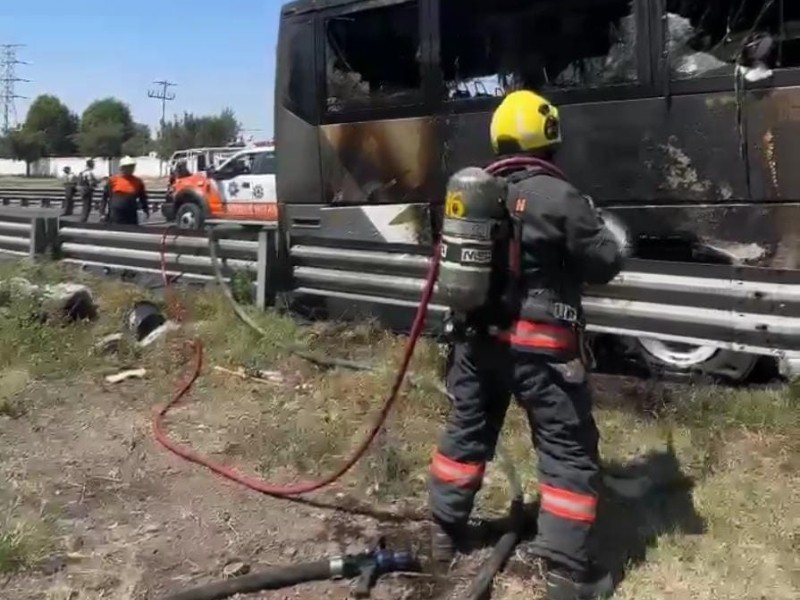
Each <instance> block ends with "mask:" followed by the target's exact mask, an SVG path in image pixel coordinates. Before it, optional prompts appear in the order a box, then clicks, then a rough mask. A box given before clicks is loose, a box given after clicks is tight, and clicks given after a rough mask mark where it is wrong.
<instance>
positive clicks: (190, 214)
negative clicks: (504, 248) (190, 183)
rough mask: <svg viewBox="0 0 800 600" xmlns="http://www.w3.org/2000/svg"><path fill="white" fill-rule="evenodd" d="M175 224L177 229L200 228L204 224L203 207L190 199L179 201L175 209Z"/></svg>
mask: <svg viewBox="0 0 800 600" xmlns="http://www.w3.org/2000/svg"><path fill="white" fill-rule="evenodd" d="M175 224H176V225H177V226H178V229H202V228H203V226H204V225H205V215H204V214H203V208H202V207H201V206H200V205H199V204H197V203H196V202H192V201H187V202H183V203H181V204H180V205H179V206H178V209H177V210H176V211H175Z"/></svg>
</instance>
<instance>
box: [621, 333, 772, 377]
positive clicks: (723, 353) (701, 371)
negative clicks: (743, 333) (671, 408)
mask: <svg viewBox="0 0 800 600" xmlns="http://www.w3.org/2000/svg"><path fill="white" fill-rule="evenodd" d="M633 341H634V343H635V345H636V350H637V354H638V355H639V357H640V358H641V359H642V360H643V361H644V362H645V363H646V365H647V367H648V368H649V370H650V371H651V372H654V373H657V374H659V375H660V376H663V377H666V378H668V379H688V378H691V377H692V376H694V375H704V376H707V377H711V378H712V379H718V380H724V381H727V382H730V383H741V382H743V381H745V380H746V379H747V378H748V377H749V376H750V374H751V373H752V372H753V369H754V368H755V366H756V364H757V363H758V362H759V357H758V356H756V355H754V354H746V353H743V352H734V351H733V350H724V349H721V348H715V347H713V346H696V345H691V344H681V343H678V342H667V341H664V340H657V339H653V338H636V339H635V340H633Z"/></svg>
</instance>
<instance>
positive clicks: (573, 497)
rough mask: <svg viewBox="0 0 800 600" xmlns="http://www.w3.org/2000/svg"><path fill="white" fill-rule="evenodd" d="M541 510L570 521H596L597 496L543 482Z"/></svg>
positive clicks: (541, 486)
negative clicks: (578, 492)
mask: <svg viewBox="0 0 800 600" xmlns="http://www.w3.org/2000/svg"><path fill="white" fill-rule="evenodd" d="M539 491H540V493H541V498H542V505H541V510H543V511H545V512H549V513H550V514H552V515H554V516H556V517H559V518H561V519H567V520H568V521H579V522H581V523H594V520H595V518H596V516H597V498H596V497H595V496H591V495H588V494H577V493H575V492H570V491H569V490H565V489H561V488H557V487H554V486H552V485H545V484H542V485H540V486H539Z"/></svg>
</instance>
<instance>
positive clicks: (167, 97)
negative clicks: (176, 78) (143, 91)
mask: <svg viewBox="0 0 800 600" xmlns="http://www.w3.org/2000/svg"><path fill="white" fill-rule="evenodd" d="M153 83H155V84H156V85H157V86H160V89H156V90H149V91H148V92H147V97H148V98H154V99H156V100H161V128H162V129H163V128H164V123H165V122H166V119H167V102H172V101H173V100H175V94H174V93H172V92H170V91H169V88H171V87H176V86H177V85H178V84H177V83H172V82H171V81H167V80H166V79H163V80H161V81H154V82H153Z"/></svg>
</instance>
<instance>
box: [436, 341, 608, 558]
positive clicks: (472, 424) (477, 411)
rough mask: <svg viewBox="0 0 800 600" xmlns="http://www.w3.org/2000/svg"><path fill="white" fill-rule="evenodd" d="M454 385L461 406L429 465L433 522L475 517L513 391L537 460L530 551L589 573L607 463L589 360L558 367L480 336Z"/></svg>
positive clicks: (461, 346)
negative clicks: (535, 520) (603, 459)
mask: <svg viewBox="0 0 800 600" xmlns="http://www.w3.org/2000/svg"><path fill="white" fill-rule="evenodd" d="M447 387H448V391H449V392H450V394H451V395H452V396H453V397H454V403H453V406H452V408H451V412H450V415H449V418H448V421H447V425H446V428H445V431H444V433H443V435H442V436H441V439H440V440H439V443H438V448H437V451H436V452H435V454H434V457H433V460H432V463H431V477H430V480H429V502H430V507H431V510H432V514H433V517H434V518H435V519H436V520H438V521H440V522H441V523H443V524H447V525H459V524H462V523H464V522H466V520H467V519H468V518H469V515H470V513H471V511H472V507H473V504H474V500H475V496H476V494H477V492H478V490H479V489H480V487H481V481H482V478H483V473H484V470H485V465H486V463H487V462H489V461H490V460H492V458H493V457H494V452H495V446H496V444H497V440H498V436H499V435H500V430H501V429H502V427H503V422H504V420H505V416H506V412H507V410H508V406H509V402H510V399H511V396H512V395H513V396H514V397H515V398H516V400H517V402H518V403H519V404H520V406H521V407H522V408H523V409H524V410H525V412H526V413H527V416H528V420H529V423H530V428H531V433H532V438H533V444H534V447H535V448H536V451H537V455H538V462H539V464H538V468H539V486H540V499H541V504H540V511H539V517H538V536H537V539H536V540H535V541H534V542H533V548H532V549H533V551H534V552H535V553H536V554H538V555H540V556H542V557H543V558H546V559H549V560H551V561H554V562H556V563H558V564H561V565H564V566H566V567H568V568H570V569H576V570H584V569H587V568H588V567H589V565H590V563H591V560H592V557H591V556H590V554H591V551H590V537H591V532H592V529H593V524H594V521H595V515H596V507H597V496H598V489H599V484H600V481H599V480H600V467H599V455H598V442H599V434H598V430H597V426H596V424H595V421H594V418H593V416H592V406H591V394H590V391H589V387H588V382H587V377H586V370H585V367H584V365H583V363H582V361H581V360H580V359H579V358H576V359H574V360H571V361H556V360H554V359H553V358H551V357H548V356H546V355H543V354H537V353H531V352H523V351H518V350H513V349H511V348H509V346H508V344H505V343H503V342H500V341H498V340H495V339H492V338H484V339H479V340H472V341H469V342H462V343H458V344H456V346H455V348H454V357H453V363H452V366H451V368H450V370H449V372H448V376H447Z"/></svg>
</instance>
